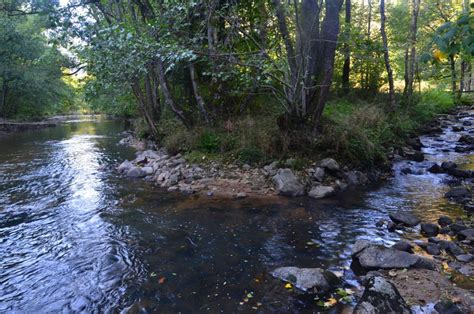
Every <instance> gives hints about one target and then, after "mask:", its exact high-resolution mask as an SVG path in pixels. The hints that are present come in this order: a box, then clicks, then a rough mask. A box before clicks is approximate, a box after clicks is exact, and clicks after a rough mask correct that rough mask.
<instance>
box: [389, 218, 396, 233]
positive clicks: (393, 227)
mask: <svg viewBox="0 0 474 314" xmlns="http://www.w3.org/2000/svg"><path fill="white" fill-rule="evenodd" d="M396 229H397V224H396V223H394V222H393V221H390V222H389V223H388V224H387V230H388V231H390V232H394V231H395V230H396Z"/></svg>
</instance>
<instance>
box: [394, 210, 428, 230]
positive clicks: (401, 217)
mask: <svg viewBox="0 0 474 314" xmlns="http://www.w3.org/2000/svg"><path fill="white" fill-rule="evenodd" d="M389 217H390V219H392V221H393V222H394V223H397V224H403V225H405V226H408V227H414V226H416V225H418V224H419V223H420V222H421V220H420V219H418V218H417V217H415V216H413V215H412V214H410V213H407V212H396V213H393V214H390V215H389Z"/></svg>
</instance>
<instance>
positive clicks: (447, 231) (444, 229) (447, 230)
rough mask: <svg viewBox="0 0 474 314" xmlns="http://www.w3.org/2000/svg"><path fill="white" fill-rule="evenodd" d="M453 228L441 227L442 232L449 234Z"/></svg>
mask: <svg viewBox="0 0 474 314" xmlns="http://www.w3.org/2000/svg"><path fill="white" fill-rule="evenodd" d="M450 231H451V230H449V227H444V228H441V229H439V233H440V234H448V233H449V232H450Z"/></svg>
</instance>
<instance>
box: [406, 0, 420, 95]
mask: <svg viewBox="0 0 474 314" xmlns="http://www.w3.org/2000/svg"><path fill="white" fill-rule="evenodd" d="M419 12H420V0H412V11H411V23H410V37H409V40H408V42H409V46H408V47H407V48H406V50H405V89H404V92H403V94H404V96H405V99H406V102H407V104H411V103H412V96H413V83H414V78H415V62H416V35H417V32H418V15H419Z"/></svg>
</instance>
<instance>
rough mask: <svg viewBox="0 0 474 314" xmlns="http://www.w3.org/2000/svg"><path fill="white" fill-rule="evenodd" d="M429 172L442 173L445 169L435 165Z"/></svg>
mask: <svg viewBox="0 0 474 314" xmlns="http://www.w3.org/2000/svg"><path fill="white" fill-rule="evenodd" d="M428 172H431V173H442V172H443V168H442V167H441V166H440V165H438V164H433V165H432V166H431V167H429V168H428Z"/></svg>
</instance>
